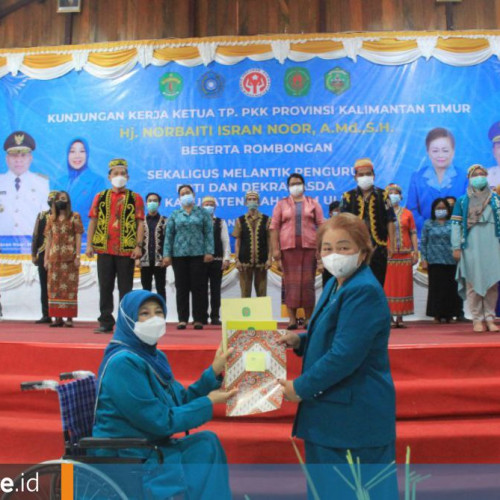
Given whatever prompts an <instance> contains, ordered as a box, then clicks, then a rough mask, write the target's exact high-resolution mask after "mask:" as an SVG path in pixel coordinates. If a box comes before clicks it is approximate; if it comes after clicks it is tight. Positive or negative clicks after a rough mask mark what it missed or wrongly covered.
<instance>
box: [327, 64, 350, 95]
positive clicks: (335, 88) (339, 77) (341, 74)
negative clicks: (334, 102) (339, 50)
mask: <svg viewBox="0 0 500 500" xmlns="http://www.w3.org/2000/svg"><path fill="white" fill-rule="evenodd" d="M325 87H326V88H327V89H328V90H329V91H330V92H333V93H334V94H335V95H340V94H343V93H344V92H345V91H346V90H348V89H349V88H351V75H350V74H349V73H348V72H347V71H346V70H345V69H342V68H339V67H338V66H337V67H336V68H333V69H332V70H330V71H329V72H328V73H327V74H326V75H325Z"/></svg>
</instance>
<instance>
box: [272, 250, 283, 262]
mask: <svg viewBox="0 0 500 500" xmlns="http://www.w3.org/2000/svg"><path fill="white" fill-rule="evenodd" d="M273 260H275V261H276V262H278V261H280V260H281V250H275V251H274V252H273Z"/></svg>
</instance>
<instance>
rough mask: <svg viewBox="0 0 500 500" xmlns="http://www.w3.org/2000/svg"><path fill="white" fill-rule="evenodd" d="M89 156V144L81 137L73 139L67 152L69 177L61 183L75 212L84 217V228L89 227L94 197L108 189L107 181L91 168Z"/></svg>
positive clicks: (65, 177)
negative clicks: (89, 215)
mask: <svg viewBox="0 0 500 500" xmlns="http://www.w3.org/2000/svg"><path fill="white" fill-rule="evenodd" d="M89 156H90V150H89V145H88V142H87V141H86V140H85V139H83V138H81V137H79V138H76V139H73V140H72V141H71V142H70V143H69V145H68V148H67V150H66V164H67V176H64V177H63V179H62V182H61V189H63V190H65V191H67V192H68V194H69V196H70V197H71V200H72V204H73V208H74V210H75V212H78V213H79V214H80V216H81V217H82V222H83V224H84V227H87V225H88V213H89V211H90V206H91V205H92V200H93V198H94V196H95V195H96V193H98V192H99V191H102V190H103V189H106V179H105V178H103V177H101V176H100V175H98V174H96V173H95V172H94V171H93V170H91V168H90V167H89Z"/></svg>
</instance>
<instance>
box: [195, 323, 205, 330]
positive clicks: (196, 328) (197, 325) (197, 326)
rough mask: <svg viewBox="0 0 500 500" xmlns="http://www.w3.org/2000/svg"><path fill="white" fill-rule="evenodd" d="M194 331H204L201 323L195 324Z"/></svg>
mask: <svg viewBox="0 0 500 500" xmlns="http://www.w3.org/2000/svg"><path fill="white" fill-rule="evenodd" d="M194 329H195V330H203V325H202V324H201V323H195V324H194Z"/></svg>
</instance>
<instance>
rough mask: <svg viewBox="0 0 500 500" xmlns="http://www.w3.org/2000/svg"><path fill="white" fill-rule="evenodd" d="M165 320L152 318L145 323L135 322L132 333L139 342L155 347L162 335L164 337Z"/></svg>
mask: <svg viewBox="0 0 500 500" xmlns="http://www.w3.org/2000/svg"><path fill="white" fill-rule="evenodd" d="M165 330H166V327H165V318H163V317H160V316H153V317H152V318H149V319H147V320H146V321H137V322H136V323H135V326H134V333H135V334H136V335H137V337H138V338H139V340H142V342H144V343H145V344H148V345H155V344H157V343H158V340H160V339H161V338H162V337H163V335H165Z"/></svg>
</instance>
